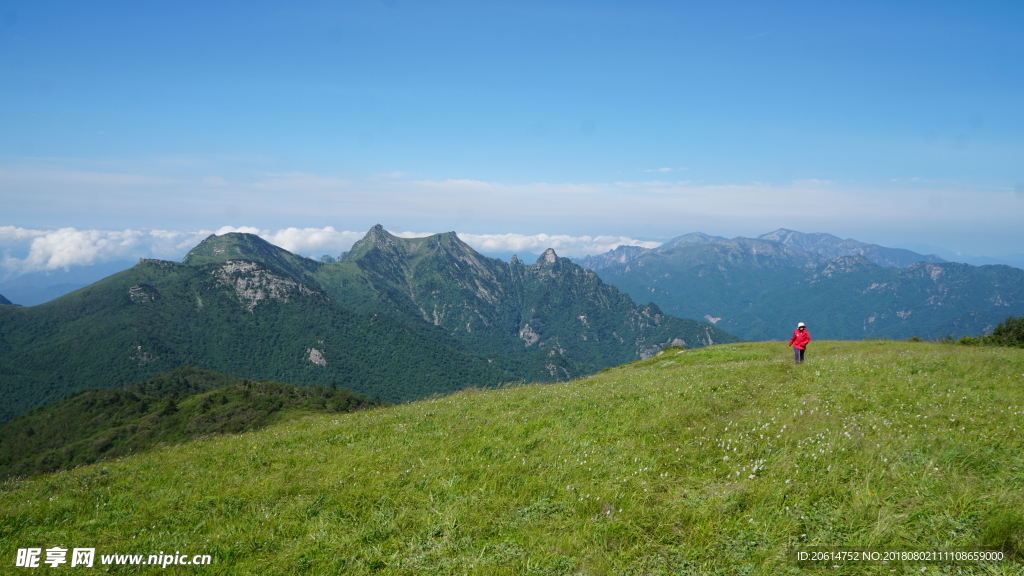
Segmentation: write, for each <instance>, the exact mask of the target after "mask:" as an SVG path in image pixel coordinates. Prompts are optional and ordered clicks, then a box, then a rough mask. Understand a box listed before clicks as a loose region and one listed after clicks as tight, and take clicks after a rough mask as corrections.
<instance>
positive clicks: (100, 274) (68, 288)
mask: <svg viewBox="0 0 1024 576" xmlns="http://www.w3.org/2000/svg"><path fill="white" fill-rule="evenodd" d="M134 265H135V262H134V261H130V260H117V261H114V262H102V263H99V264H84V265H76V266H71V267H70V268H68V269H67V270H64V269H58V270H46V271H42V272H29V273H27V274H21V275H19V276H16V277H14V278H10V279H8V280H4V281H3V282H0V292H2V293H4V294H5V295H7V297H8V298H9V299H10V300H11V302H14V303H15V304H21V305H22V306H35V305H36V304H42V303H43V302H49V301H50V300H53V299H54V298H59V297H60V296H63V295H65V294H68V293H70V292H74V291H75V290H78V289H79V288H82V287H84V286H87V285H89V284H92V283H93V282H96V281H98V280H102V279H103V278H106V277H107V276H110V275H111V274H116V273H118V272H120V271H122V270H127V269H128V268H131V267H132V266H134Z"/></svg>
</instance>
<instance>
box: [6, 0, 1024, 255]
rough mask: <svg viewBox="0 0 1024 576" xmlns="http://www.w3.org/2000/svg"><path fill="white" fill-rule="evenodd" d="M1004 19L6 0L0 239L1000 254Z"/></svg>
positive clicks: (1006, 191)
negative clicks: (816, 240)
mask: <svg viewBox="0 0 1024 576" xmlns="http://www.w3.org/2000/svg"><path fill="white" fill-rule="evenodd" d="M1022 22H1024V5H1022V4H1021V3H1010V2H1002V3H995V2H992V3H976V4H964V3H959V4H953V3H935V2H927V3H925V2H918V3H909V2H905V3H893V2H885V3H868V2H856V3H854V2H848V3H822V2H807V3H775V2H772V3H768V2H743V3H739V2H732V3H696V2H694V3H679V2H629V3H626V2H614V3H613V2H530V1H526V2H523V1H520V2H413V1H410V0H382V1H376V0H365V1H360V2H340V3H339V2H323V3H318V2H292V3H287V4H285V3H280V2H274V3H269V2H263V3H261V2H244V3H243V2H216V3H205V2H204V3H199V2H187V1H182V2H157V3H130V2H88V3H69V2H60V3H58V2H44V1H34V2H19V1H13V2H6V3H4V4H2V5H0V78H2V79H0V205H2V206H3V209H2V212H0V227H6V228H4V230H6V231H7V232H5V233H0V244H2V246H0V249H4V250H6V251H7V252H6V253H5V254H6V257H7V259H11V258H15V259H17V258H18V257H19V256H18V254H22V252H24V250H25V242H27V241H28V240H26V238H28V239H29V240H31V239H32V238H38V237H40V234H41V233H45V232H50V231H56V230H60V229H65V230H66V229H68V228H74V229H75V230H76V231H78V232H82V233H86V234H88V233H94V232H96V233H100V232H103V231H105V232H107V233H109V232H117V233H119V234H123V233H124V231H126V230H131V231H152V230H164V231H170V232H173V233H180V234H181V235H182V236H180V238H186V237H188V234H194V233H197V232H200V231H207V230H218V229H221V228H222V227H225V226H228V227H236V228H237V227H254V228H255V229H259V230H263V231H271V232H270V233H272V234H280V232H281V231H282V230H286V229H289V228H294V229H296V230H300V231H301V230H313V231H314V232H311V233H310V234H313V235H315V231H317V230H321V231H322V230H324V229H326V228H327V227H332V229H333V230H336V231H349V232H362V231H365V230H366V229H368V228H369V227H370V226H372V225H373V224H375V223H378V222H379V223H382V224H384V225H385V227H387V228H389V229H391V230H396V231H412V232H439V231H447V230H456V231H459V232H462V233H467V234H475V235H519V236H524V237H527V236H528V237H533V238H536V237H537V235H539V234H547V235H549V236H554V235H563V236H570V237H582V236H589V237H597V236H606V237H610V238H624V239H632V240H644V241H648V242H656V241H659V240H665V239H668V238H671V237H674V236H678V235H681V234H685V233H688V232H693V231H702V232H706V233H710V234H716V235H723V236H737V235H743V236H756V235H758V234H761V233H764V232H768V231H771V230H774V229H776V228H779V227H785V228H791V229H795V230H800V231H804V232H829V233H832V234H836V235H838V236H842V237H853V238H856V239H858V240H862V241H866V242H875V243H880V244H885V245H899V244H907V243H918V244H928V245H932V246H938V247H943V248H947V249H950V250H956V251H963V252H966V253H970V254H983V255H1000V254H1009V253H1019V252H1021V248H1020V246H1022V245H1024V232H1021V229H1022V228H1024V226H1020V223H1021V222H1022V221H1024V106H1022V105H1021V103H1022V102H1024V75H1022V74H1021V73H1020V69H1021V63H1022V62H1024V41H1022V40H1024V29H1022V27H1021V23H1022ZM19 231H28V232H19ZM73 236H74V235H71V236H68V235H66V234H65V237H69V238H70V237H73ZM517 237H518V236H517ZM19 243H20V244H19ZM335 244H336V243H335ZM331 246H332V249H333V246H334V245H331ZM601 246H603V245H601ZM597 247H598V244H594V247H593V248H591V249H592V250H596V249H597ZM315 249H317V247H316V246H314V247H311V248H310V250H315ZM325 249H326V248H325ZM12 251H13V252H12Z"/></svg>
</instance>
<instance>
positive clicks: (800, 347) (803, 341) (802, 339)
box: [789, 322, 811, 364]
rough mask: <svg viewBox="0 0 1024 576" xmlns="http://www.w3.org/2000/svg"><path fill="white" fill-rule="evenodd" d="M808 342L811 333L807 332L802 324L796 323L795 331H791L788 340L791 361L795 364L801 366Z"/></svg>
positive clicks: (805, 326)
mask: <svg viewBox="0 0 1024 576" xmlns="http://www.w3.org/2000/svg"><path fill="white" fill-rule="evenodd" d="M810 341H811V333H810V332H808V331H807V325H805V324H804V323H803V322H799V323H797V325H796V330H793V337H792V338H790V339H789V345H790V346H792V347H793V359H794V360H796V363H797V364H803V362H804V352H805V351H806V350H807V343H808V342H810Z"/></svg>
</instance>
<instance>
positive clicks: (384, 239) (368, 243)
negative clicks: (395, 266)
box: [347, 224, 405, 258]
mask: <svg viewBox="0 0 1024 576" xmlns="http://www.w3.org/2000/svg"><path fill="white" fill-rule="evenodd" d="M402 240H403V239H402V238H399V237H398V236H395V235H393V234H391V233H390V232H388V231H387V230H385V229H384V227H383V226H381V225H380V224H376V225H374V227H373V228H370V230H369V231H368V232H367V233H366V236H363V237H362V239H360V240H359V241H357V242H356V243H355V244H353V245H352V249H351V250H349V252H348V255H347V257H348V258H358V257H359V256H362V255H364V254H366V253H367V252H369V251H370V250H373V249H374V248H376V249H378V250H380V251H382V252H398V253H400V254H404V253H405V244H404V243H403V242H402Z"/></svg>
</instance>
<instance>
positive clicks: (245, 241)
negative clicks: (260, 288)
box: [181, 232, 322, 283]
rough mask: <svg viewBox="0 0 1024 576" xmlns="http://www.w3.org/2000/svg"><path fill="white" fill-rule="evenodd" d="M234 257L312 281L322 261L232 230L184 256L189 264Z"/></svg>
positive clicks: (210, 262)
mask: <svg viewBox="0 0 1024 576" xmlns="http://www.w3.org/2000/svg"><path fill="white" fill-rule="evenodd" d="M231 260H240V261H246V262H258V263H260V264H262V265H263V266H266V267H267V268H270V269H272V270H275V271H277V272H278V273H281V274H284V275H286V276H290V277H291V278H293V279H295V280H296V281H299V282H307V283H313V282H314V281H313V279H312V276H311V275H312V273H313V272H315V271H316V269H317V268H318V267H320V266H322V263H320V262H317V261H315V260H311V259H309V258H303V257H302V256H299V255H297V254H292V253H291V252H289V251H287V250H285V249H284V248H281V247H278V246H274V245H273V244H271V243H270V242H267V241H266V240H264V239H263V238H260V237H259V236H257V235H255V234H244V233H241V232H230V233H228V234H221V235H220V236H217V235H212V236H210V237H208V238H206V239H205V240H203V241H202V242H200V243H199V245H198V246H196V247H195V248H193V249H192V250H190V251H189V253H188V254H186V255H185V257H184V258H182V259H181V261H182V263H183V264H186V265H189V266H203V265H206V264H223V263H225V262H228V261H231Z"/></svg>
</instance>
